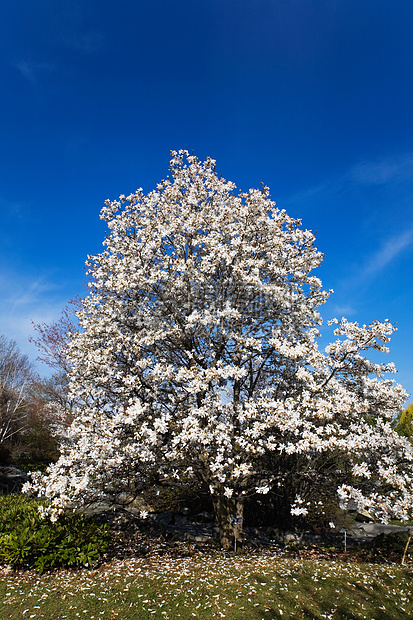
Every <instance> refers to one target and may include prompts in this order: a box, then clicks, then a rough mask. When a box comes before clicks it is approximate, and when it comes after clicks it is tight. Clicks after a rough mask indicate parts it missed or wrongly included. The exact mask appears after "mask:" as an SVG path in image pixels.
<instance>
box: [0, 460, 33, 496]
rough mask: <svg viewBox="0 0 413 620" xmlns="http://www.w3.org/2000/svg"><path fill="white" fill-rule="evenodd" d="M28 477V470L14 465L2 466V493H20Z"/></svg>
mask: <svg viewBox="0 0 413 620" xmlns="http://www.w3.org/2000/svg"><path fill="white" fill-rule="evenodd" d="M28 479H29V478H28V476H27V474H26V472H25V471H23V470H22V469H19V468H18V467H15V466H14V465H2V466H0V492H1V493H19V492H20V491H21V488H22V486H23V484H24V483H25V482H27V481H28Z"/></svg>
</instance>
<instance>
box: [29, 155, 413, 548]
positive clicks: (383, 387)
mask: <svg viewBox="0 0 413 620" xmlns="http://www.w3.org/2000/svg"><path fill="white" fill-rule="evenodd" d="M170 170H171V179H169V178H168V179H167V180H165V181H162V182H161V183H160V184H159V185H158V186H157V188H156V190H154V191H152V192H150V193H149V194H147V195H145V194H144V193H143V191H142V190H138V191H136V192H135V193H133V194H131V195H130V196H128V197H125V196H124V195H122V196H120V198H119V200H118V201H114V202H110V201H107V202H106V205H105V207H104V208H103V210H102V213H101V217H102V219H104V220H105V221H106V222H107V224H108V227H109V233H108V235H107V237H106V240H105V245H106V249H105V251H104V252H102V253H101V254H99V255H97V256H94V257H89V260H88V268H89V276H90V285H89V286H90V294H89V296H88V297H86V298H85V299H84V300H83V302H82V310H81V311H80V313H79V320H80V325H81V328H82V331H79V332H78V333H76V334H75V336H74V337H73V339H72V341H71V344H70V360H71V364H72V369H71V389H72V393H73V397H74V398H76V399H78V400H80V401H82V402H84V403H85V405H84V406H83V408H81V409H80V410H79V411H78V414H77V416H76V418H75V420H74V422H73V424H72V426H71V428H70V430H69V435H70V437H69V439H70V442H69V445H67V446H66V448H65V449H64V451H63V454H62V456H61V458H60V460H59V461H58V462H57V463H56V464H55V465H53V466H51V468H50V469H49V473H48V476H47V477H41V476H38V477H37V478H34V481H33V487H34V488H35V489H37V491H38V492H41V493H44V494H46V495H48V496H49V497H51V498H53V501H54V505H55V507H56V508H57V509H60V508H61V507H62V506H64V505H65V504H67V503H69V502H73V501H77V502H86V501H92V500H93V499H96V498H97V497H102V496H108V495H118V494H119V493H120V492H121V490H122V489H124V488H125V487H129V488H131V485H132V486H133V488H134V489H135V490H136V491H139V489H140V488H142V487H143V486H144V485H145V484H147V483H148V481H150V480H154V479H155V478H156V479H157V480H160V481H163V482H164V483H168V484H177V485H184V484H193V483H194V481H198V482H200V483H202V484H203V485H204V486H205V487H206V488H208V489H209V491H210V493H211V498H212V501H213V504H214V509H215V514H216V518H217V521H218V523H219V526H220V533H221V542H222V544H223V546H225V547H228V546H229V545H231V544H232V540H233V528H232V525H231V522H230V520H231V516H235V515H237V516H242V510H243V500H244V498H245V497H246V496H247V495H249V494H251V493H267V492H268V491H269V489H270V488H271V487H272V486H273V485H275V484H278V485H282V484H283V480H284V478H285V477H286V476H287V474H288V471H285V469H284V470H283V468H282V466H281V464H282V462H283V459H284V462H285V459H286V457H289V456H296V457H297V461H296V462H298V463H300V471H298V472H297V473H298V474H299V475H301V477H302V481H303V485H302V487H303V488H304V482H305V481H306V483H307V485H308V483H309V481H310V482H311V480H312V479H311V474H312V472H313V474H314V471H315V468H314V463H315V462H316V461H317V459H319V457H320V456H323V457H325V459H327V458H328V457H331V455H333V456H334V457H338V456H340V458H335V460H334V462H335V463H336V465H335V468H336V470H337V471H334V472H333V473H332V472H331V468H330V469H329V468H325V469H324V470H323V468H318V469H317V476H318V479H320V476H323V475H324V476H325V475H328V476H329V477H330V479H331V478H333V480H335V481H336V482H337V484H336V489H335V490H336V492H338V494H339V497H340V499H341V501H342V503H343V505H344V504H345V503H346V502H348V501H350V500H351V501H356V502H357V503H358V505H359V506H360V507H361V506H363V507H365V508H366V507H367V508H368V509H369V510H370V511H372V512H374V513H375V514H376V515H377V516H378V517H380V518H382V519H383V520H386V519H387V518H389V516H390V515H393V514H394V515H396V516H398V517H401V518H404V517H407V516H408V514H409V510H410V509H411V505H412V495H411V488H412V478H411V473H410V472H411V462H412V458H413V452H412V448H411V446H410V444H409V443H408V442H407V441H405V440H404V439H403V438H401V437H399V436H398V435H397V434H396V433H395V432H394V431H393V430H392V428H391V425H390V421H391V419H392V417H393V415H394V414H395V412H396V411H398V410H399V409H400V406H401V403H402V402H403V400H404V399H405V397H406V395H405V393H404V391H403V389H402V388H401V387H400V386H398V385H397V384H395V383H394V382H393V381H390V380H389V379H386V378H384V377H383V374H384V373H388V372H393V371H394V367H393V366H392V365H391V364H389V365H384V364H377V363H373V362H370V361H368V359H367V358H366V357H365V354H366V352H367V350H368V349H376V350H378V351H382V352H385V351H386V344H387V342H388V340H389V336H390V335H391V333H392V331H393V327H392V326H391V324H390V323H389V322H388V321H385V322H383V323H380V322H374V323H372V324H371V325H369V326H363V327H361V326H359V325H357V324H356V323H349V322H347V321H346V320H345V319H343V320H342V321H337V320H334V321H333V322H332V323H333V324H335V334H336V338H337V339H336V341H335V342H334V343H333V344H331V345H330V346H329V347H327V348H326V349H325V351H324V352H322V351H320V350H319V347H318V346H317V336H318V335H319V332H318V328H319V326H320V325H321V318H320V314H319V311H318V308H319V306H320V305H321V304H323V303H324V302H325V301H326V299H327V297H328V293H326V292H325V291H323V289H322V285H321V282H320V280H319V279H318V278H317V277H316V276H314V275H313V272H314V270H315V269H316V268H317V267H318V266H319V265H320V263H321V261H322V259H323V257H322V254H321V253H320V252H319V251H318V250H317V249H316V247H315V246H314V241H315V238H314V236H313V234H312V233H311V232H309V231H308V230H303V229H302V228H300V224H301V223H300V221H298V220H294V219H292V218H290V217H289V216H288V215H287V214H286V213H285V211H280V210H278V209H276V208H275V205H274V203H273V202H272V201H271V199H270V197H269V190H268V188H267V187H264V186H263V187H262V189H260V190H249V191H248V192H246V193H243V192H240V191H238V190H237V188H236V186H235V184H233V183H230V182H227V181H226V180H225V179H223V178H221V177H219V176H218V175H217V174H216V172H215V162H214V161H213V160H212V159H207V160H206V161H205V162H200V161H199V160H198V159H197V158H196V157H194V156H190V155H189V154H188V153H187V152H185V151H180V152H179V153H177V152H173V153H172V160H171V162H170ZM268 457H272V461H271V458H270V459H269V458H268ZM287 461H288V459H287ZM269 462H272V466H271V467H269V466H268V463H269ZM340 463H341V465H340ZM326 472H328V473H327V474H326ZM313 482H314V483H316V482H317V480H316V478H314V477H313ZM305 504H306V502H305V499H304V497H301V496H300V495H298V496H297V497H296V498H295V502H293V505H292V511H293V513H295V514H300V513H305V511H306V509H307V508H306V505H305ZM237 531H238V537H239V540H238V544H241V543H242V527H241V526H240V525H239V526H238V528H237Z"/></svg>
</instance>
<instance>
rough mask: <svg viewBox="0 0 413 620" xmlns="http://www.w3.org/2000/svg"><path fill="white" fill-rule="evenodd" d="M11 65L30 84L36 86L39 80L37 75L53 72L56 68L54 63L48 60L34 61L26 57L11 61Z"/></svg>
mask: <svg viewBox="0 0 413 620" xmlns="http://www.w3.org/2000/svg"><path fill="white" fill-rule="evenodd" d="M12 66H13V67H14V68H15V69H17V70H18V71H19V72H20V73H21V75H22V76H23V77H24V78H25V79H26V80H27V81H28V82H29V83H30V84H32V86H36V85H37V84H38V81H39V76H40V75H42V74H45V73H53V72H54V71H55V70H56V64H55V63H50V62H36V61H34V60H29V59H27V58H20V59H19V60H16V61H14V62H13V63H12Z"/></svg>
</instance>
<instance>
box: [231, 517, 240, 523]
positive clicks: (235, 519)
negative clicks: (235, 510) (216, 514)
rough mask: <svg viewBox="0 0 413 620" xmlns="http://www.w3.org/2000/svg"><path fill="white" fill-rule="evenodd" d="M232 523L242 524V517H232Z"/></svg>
mask: <svg viewBox="0 0 413 620" xmlns="http://www.w3.org/2000/svg"><path fill="white" fill-rule="evenodd" d="M231 523H232V525H241V523H242V517H231Z"/></svg>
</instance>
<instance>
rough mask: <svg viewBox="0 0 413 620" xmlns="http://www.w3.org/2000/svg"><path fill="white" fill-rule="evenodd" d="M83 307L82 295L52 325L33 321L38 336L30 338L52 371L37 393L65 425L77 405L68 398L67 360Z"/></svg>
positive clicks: (69, 304)
mask: <svg viewBox="0 0 413 620" xmlns="http://www.w3.org/2000/svg"><path fill="white" fill-rule="evenodd" d="M80 308H81V304H80V298H79V297H76V298H75V299H72V300H70V301H69V303H68V305H67V306H66V307H65V308H64V309H63V310H62V314H61V316H60V318H59V320H58V321H55V322H53V323H50V324H49V323H44V322H43V323H33V328H34V330H35V332H36V335H35V336H31V337H30V338H29V340H30V342H32V343H33V344H34V345H35V346H36V347H37V349H38V351H39V355H38V357H37V359H38V360H39V361H40V362H43V363H44V364H47V366H49V368H51V369H52V371H53V372H52V375H51V376H50V377H48V378H45V379H43V380H42V381H40V382H39V384H38V386H37V390H38V393H39V394H41V395H42V398H43V400H44V401H45V402H46V403H47V404H48V409H49V415H50V417H54V418H55V420H56V423H60V424H61V425H62V426H63V427H66V426H67V425H68V424H69V423H70V422H71V420H72V419H73V414H74V409H75V405H76V404H75V401H74V400H72V399H71V398H70V397H69V372H70V368H71V364H70V361H69V359H68V343H69V339H70V338H71V337H72V336H73V335H74V334H75V333H76V331H77V328H78V326H77V318H76V311H77V310H80Z"/></svg>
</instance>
